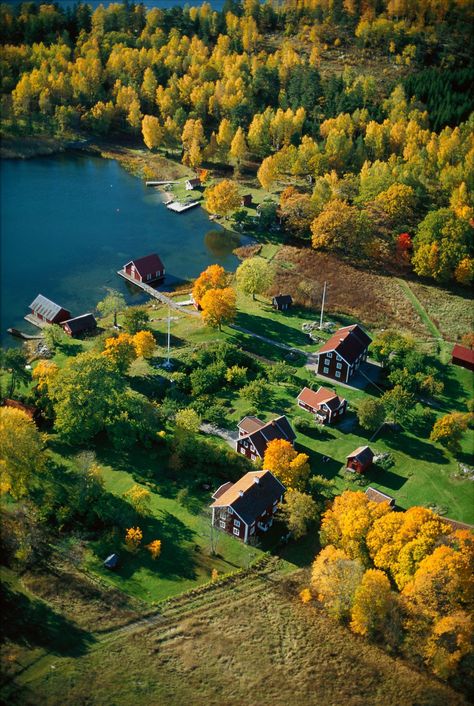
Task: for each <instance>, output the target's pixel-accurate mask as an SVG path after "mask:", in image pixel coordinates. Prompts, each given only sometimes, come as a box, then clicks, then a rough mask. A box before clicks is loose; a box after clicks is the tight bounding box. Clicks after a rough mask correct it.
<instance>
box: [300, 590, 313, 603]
mask: <svg viewBox="0 0 474 706" xmlns="http://www.w3.org/2000/svg"><path fill="white" fill-rule="evenodd" d="M300 598H301V602H302V603H309V602H310V601H311V600H312V598H313V596H312V595H311V590H310V589H309V588H303V589H302V590H301V591H300Z"/></svg>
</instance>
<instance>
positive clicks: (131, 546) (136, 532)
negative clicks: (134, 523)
mask: <svg viewBox="0 0 474 706" xmlns="http://www.w3.org/2000/svg"><path fill="white" fill-rule="evenodd" d="M142 539H143V532H142V531H141V529H140V527H130V528H129V529H127V531H126V532H125V544H126V545H127V549H128V550H129V551H130V552H136V551H138V547H139V546H140V542H141V541H142Z"/></svg>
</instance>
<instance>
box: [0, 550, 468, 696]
mask: <svg viewBox="0 0 474 706" xmlns="http://www.w3.org/2000/svg"><path fill="white" fill-rule="evenodd" d="M278 569H279V565H278V562H275V561H274V560H272V561H270V563H269V564H267V565H266V566H265V567H262V568H261V569H259V570H253V571H251V572H249V573H248V574H247V575H244V576H240V577H238V579H237V578H235V579H231V580H230V581H229V582H226V583H223V584H215V585H213V586H211V587H210V588H209V589H206V590H205V591H203V592H199V593H197V594H195V595H191V596H189V595H188V596H183V597H181V598H177V599H176V600H175V601H171V602H170V603H169V604H168V605H167V606H165V607H164V609H163V611H162V613H161V614H160V615H156V616H150V617H149V618H148V620H147V622H146V623H143V622H141V623H140V622H137V623H131V624H129V625H128V626H125V627H124V628H118V629H117V630H111V631H109V632H107V633H102V634H97V633H94V632H93V631H90V632H86V633H85V634H84V635H81V639H78V638H77V636H76V649H75V653H74V654H71V652H70V651H69V650H68V649H65V650H61V649H58V648H57V645H56V648H57V649H56V650H55V651H51V652H50V653H49V654H45V653H44V652H39V653H37V654H36V660H35V661H33V662H31V663H30V665H29V666H28V665H25V666H26V668H24V669H23V670H22V671H21V673H18V674H17V676H16V679H15V681H14V682H9V683H7V685H6V686H5V687H4V689H3V698H4V700H5V703H8V704H9V705H10V706H16V705H18V706H19V705H20V704H22V705H25V706H33V705H34V706H37V704H48V705H49V706H56V705H58V706H59V705H61V706H62V705H63V704H64V703H65V702H67V703H70V704H86V703H87V704H89V705H90V706H105V705H106V704H110V705H111V704H114V706H131V704H134V705H135V706H140V705H141V704H143V706H145V705H146V706H148V705H149V704H157V705H158V704H160V705H161V704H162V705H163V706H165V705H166V706H182V704H184V703H192V704H193V705H196V706H204V705H206V706H213V705H216V706H217V705H219V706H222V705H223V704H225V705H226V706H227V705H230V704H231V703H235V702H240V703H243V704H246V705H247V704H248V705H249V706H253V705H254V704H255V705H256V704H259V703H266V704H275V706H280V705H281V706H283V705H284V704H292V706H293V705H294V706H313V705H314V706H320V704H328V705H329V704H331V705H332V704H334V705H336V704H341V703H345V704H347V705H348V706H398V705H399V704H400V703H401V701H400V698H401V694H403V704H404V706H415V704H416V706H444V705H445V704H450V706H462V704H465V703H467V702H466V701H465V700H464V699H463V697H462V696H461V695H459V694H457V693H456V692H454V691H453V690H452V689H450V688H449V687H447V686H445V685H443V684H441V683H440V682H438V681H436V680H434V679H431V678H430V677H428V676H427V675H425V674H422V673H419V672H417V671H416V670H415V669H413V667H412V666H411V665H409V664H407V663H404V662H402V661H401V660H395V659H393V658H391V657H390V656H388V655H387V654H385V653H384V652H383V651H382V650H381V649H379V648H377V647H376V646H373V645H370V644H369V643H367V642H366V641H364V640H362V639H360V638H357V637H355V636H354V635H352V634H351V633H350V632H348V631H347V630H346V629H344V628H343V627H341V626H340V625H338V624H337V623H335V622H333V621H331V620H330V619H329V618H327V617H326V616H324V615H323V614H321V613H320V612H319V611H318V610H317V608H315V607H313V606H311V605H310V606H303V605H302V604H301V603H300V601H299V599H298V598H297V596H296V594H297V591H298V590H299V588H300V587H301V585H302V581H304V576H301V575H298V574H294V575H293V576H286V575H282V574H281V573H280V572H279V571H278ZM10 649H11V648H10Z"/></svg>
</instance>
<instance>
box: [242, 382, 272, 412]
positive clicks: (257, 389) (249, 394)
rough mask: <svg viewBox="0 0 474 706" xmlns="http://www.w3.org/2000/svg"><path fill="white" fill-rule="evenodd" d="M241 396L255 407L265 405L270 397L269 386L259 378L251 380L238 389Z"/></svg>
mask: <svg viewBox="0 0 474 706" xmlns="http://www.w3.org/2000/svg"><path fill="white" fill-rule="evenodd" d="M240 394H241V396H242V397H243V398H244V399H245V400H248V401H249V402H251V403H252V404H254V405H255V406H256V407H266V406H267V405H268V404H269V402H270V400H271V397H272V393H271V390H270V387H269V386H268V384H267V383H266V382H265V380H262V379H261V378H258V379H257V380H252V382H249V383H248V385H245V387H243V388H242V389H241V391H240Z"/></svg>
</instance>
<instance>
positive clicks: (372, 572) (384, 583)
mask: <svg viewBox="0 0 474 706" xmlns="http://www.w3.org/2000/svg"><path fill="white" fill-rule="evenodd" d="M391 605H392V592H391V589H390V581H389V580H388V578H387V576H386V575H385V574H384V572H383V571H379V570H378V569H368V570H367V571H366V572H365V574H364V576H363V577H362V581H361V583H360V586H358V588H357V589H356V592H355V594H354V604H353V606H352V614H351V615H352V621H351V629H352V630H353V631H354V632H356V633H359V635H369V636H373V635H374V634H375V633H381V632H382V631H383V626H384V623H385V621H386V620H387V618H388V614H389V611H390V607H391Z"/></svg>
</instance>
